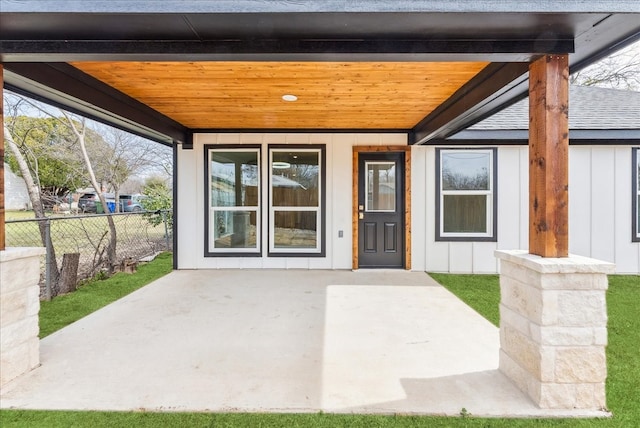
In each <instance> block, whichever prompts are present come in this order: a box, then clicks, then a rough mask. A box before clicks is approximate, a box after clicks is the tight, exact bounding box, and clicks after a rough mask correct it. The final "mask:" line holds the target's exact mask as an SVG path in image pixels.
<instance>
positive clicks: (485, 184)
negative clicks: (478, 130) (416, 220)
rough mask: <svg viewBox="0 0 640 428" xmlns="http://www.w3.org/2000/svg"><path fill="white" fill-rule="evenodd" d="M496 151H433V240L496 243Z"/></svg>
mask: <svg viewBox="0 0 640 428" xmlns="http://www.w3.org/2000/svg"><path fill="white" fill-rule="evenodd" d="M495 158H496V149H437V150H436V174H437V175H436V183H437V184H436V186H437V200H436V240H437V241H496V239H497V236H496V235H497V234H496V215H495V213H496V210H497V203H496V197H495V195H496V178H497V168H496V165H495Z"/></svg>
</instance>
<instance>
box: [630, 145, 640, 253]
mask: <svg viewBox="0 0 640 428" xmlns="http://www.w3.org/2000/svg"><path fill="white" fill-rule="evenodd" d="M638 162H640V147H633V148H632V149H631V180H632V182H631V242H640V230H638V210H639V209H640V207H638V192H639V191H640V189H638V180H639V179H640V177H638V175H640V172H638Z"/></svg>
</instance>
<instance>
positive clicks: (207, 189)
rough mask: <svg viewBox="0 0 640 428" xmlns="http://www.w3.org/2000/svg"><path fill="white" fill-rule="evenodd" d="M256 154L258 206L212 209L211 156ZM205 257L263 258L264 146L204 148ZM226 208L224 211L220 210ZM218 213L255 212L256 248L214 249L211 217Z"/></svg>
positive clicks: (217, 145)
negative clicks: (230, 153)
mask: <svg viewBox="0 0 640 428" xmlns="http://www.w3.org/2000/svg"><path fill="white" fill-rule="evenodd" d="M216 151H218V152H255V153H257V155H258V159H257V161H258V162H257V167H258V174H257V177H258V184H257V187H258V188H257V191H258V195H257V196H258V205H257V206H249V207H245V206H242V207H235V206H232V207H212V206H211V202H212V201H211V170H210V168H211V155H212V153H214V152H216ZM204 165H205V167H204V181H205V186H204V193H205V198H204V201H205V204H204V211H205V213H204V215H205V222H204V256H205V257H260V256H262V248H263V245H262V229H263V226H262V207H263V198H262V181H263V177H262V174H263V172H262V146H261V145H254V144H229V145H227V144H225V145H223V144H207V145H205V146H204ZM220 208H224V209H222V210H221V209H220ZM216 211H229V212H233V211H254V212H255V213H256V246H255V247H253V248H214V247H212V245H211V244H212V242H211V241H212V236H210V234H211V232H212V230H211V217H212V216H214V215H215V212H216Z"/></svg>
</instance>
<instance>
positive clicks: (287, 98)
mask: <svg viewBox="0 0 640 428" xmlns="http://www.w3.org/2000/svg"><path fill="white" fill-rule="evenodd" d="M282 99H283V100H285V101H289V102H293V101H298V97H296V96H295V95H292V94H284V95H283V96H282Z"/></svg>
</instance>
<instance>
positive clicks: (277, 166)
mask: <svg viewBox="0 0 640 428" xmlns="http://www.w3.org/2000/svg"><path fill="white" fill-rule="evenodd" d="M271 166H273V169H288V168H291V164H290V163H289V162H278V161H276V162H273V163H272V164H271Z"/></svg>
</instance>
